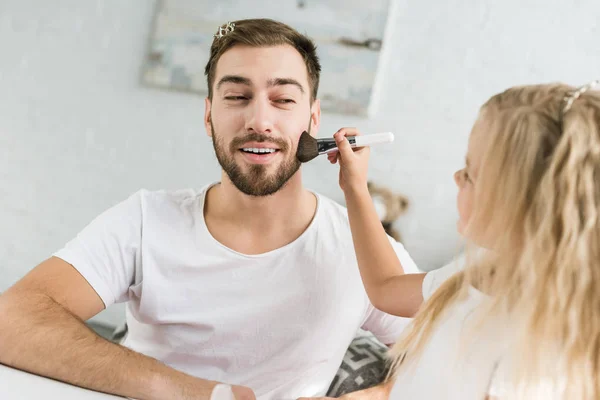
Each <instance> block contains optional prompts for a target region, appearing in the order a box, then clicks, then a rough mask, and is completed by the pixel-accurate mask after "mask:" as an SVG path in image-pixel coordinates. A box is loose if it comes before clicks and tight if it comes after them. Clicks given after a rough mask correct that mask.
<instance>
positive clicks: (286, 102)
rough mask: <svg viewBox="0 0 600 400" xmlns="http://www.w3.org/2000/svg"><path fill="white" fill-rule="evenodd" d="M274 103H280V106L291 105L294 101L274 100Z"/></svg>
mask: <svg viewBox="0 0 600 400" xmlns="http://www.w3.org/2000/svg"><path fill="white" fill-rule="evenodd" d="M275 102H276V103H281V104H292V103H295V101H294V100H292V99H278V100H275Z"/></svg>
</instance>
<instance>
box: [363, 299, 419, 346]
mask: <svg viewBox="0 0 600 400" xmlns="http://www.w3.org/2000/svg"><path fill="white" fill-rule="evenodd" d="M411 320H412V319H411V318H402V317H396V316H394V315H390V314H386V313H384V312H383V311H380V310H378V309H376V308H375V307H373V305H371V304H369V307H368V310H367V316H366V319H365V321H364V323H363V325H362V327H361V328H362V329H364V330H365V331H369V332H371V333H372V334H373V335H374V336H375V337H376V338H377V339H378V340H379V341H380V342H381V343H383V344H386V345H390V344H394V343H396V341H397V340H398V338H399V337H400V335H401V334H402V331H404V329H405V328H406V327H407V326H408V324H409V323H410V321H411Z"/></svg>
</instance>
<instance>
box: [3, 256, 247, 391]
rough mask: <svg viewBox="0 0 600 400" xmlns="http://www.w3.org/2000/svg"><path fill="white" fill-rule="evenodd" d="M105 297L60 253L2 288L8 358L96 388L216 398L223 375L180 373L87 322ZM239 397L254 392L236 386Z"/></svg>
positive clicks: (34, 370) (5, 355)
mask: <svg viewBox="0 0 600 400" xmlns="http://www.w3.org/2000/svg"><path fill="white" fill-rule="evenodd" d="M103 309H104V303H103V302H102V300H101V299H100V297H99V296H98V294H97V293H96V292H95V291H94V289H93V288H92V287H91V286H90V285H89V283H88V282H87V281H86V280H85V279H84V278H83V277H82V276H81V275H80V274H79V272H78V271H77V270H76V269H75V268H73V267H72V266H71V265H70V264H68V263H66V262H65V261H63V260H61V259H59V258H56V257H53V258H50V259H48V260H46V261H44V262H43V263H41V264H40V265H39V266H37V267H36V268H34V269H33V270H32V271H31V272H30V273H29V274H27V275H26V276H25V277H24V278H23V279H21V280H20V281H19V282H17V283H16V284H15V285H14V286H13V287H11V288H10V289H9V290H7V291H6V292H5V293H4V294H2V295H0V363H2V364H6V365H9V366H11V367H14V368H18V369H22V370H25V371H28V372H32V373H35V374H38V375H42V376H47V377H50V378H53V379H56V380H60V381H63V382H68V383H70V384H73V385H76V386H81V387H85V388H88V389H92V390H96V391H100V392H106V393H111V394H117V395H121V396H127V397H133V398H137V399H140V400H142V399H209V398H210V394H211V391H212V389H213V387H214V386H215V385H216V384H217V382H213V381H207V380H202V379H198V378H195V377H192V376H190V375H187V374H184V373H182V372H179V371H177V370H175V369H173V368H170V367H168V366H166V365H165V364H163V363H161V362H159V361H157V360H155V359H153V358H151V357H147V356H144V355H142V354H139V353H136V352H134V351H131V350H129V349H127V348H125V347H123V346H120V345H117V344H114V343H111V342H110V341H108V340H105V339H103V338H101V337H100V336H98V335H96V334H95V333H94V332H93V331H92V330H91V329H89V328H88V327H87V326H86V325H85V324H84V322H83V321H85V320H87V319H89V318H91V317H92V316H94V315H96V314H97V313H98V312H100V311H102V310H103ZM234 390H235V392H237V395H238V397H237V398H238V399H254V395H253V394H252V393H251V391H250V390H249V389H247V388H240V387H236V388H234Z"/></svg>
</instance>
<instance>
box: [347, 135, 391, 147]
mask: <svg viewBox="0 0 600 400" xmlns="http://www.w3.org/2000/svg"><path fill="white" fill-rule="evenodd" d="M393 141H394V134H393V133H392V132H382V133H374V134H372V135H365V136H354V146H353V147H364V146H370V145H372V144H377V143H391V142H393Z"/></svg>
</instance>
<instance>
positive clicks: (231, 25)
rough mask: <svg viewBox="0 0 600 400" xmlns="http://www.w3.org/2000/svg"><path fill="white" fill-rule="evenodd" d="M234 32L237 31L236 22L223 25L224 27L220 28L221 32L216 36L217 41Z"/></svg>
mask: <svg viewBox="0 0 600 400" xmlns="http://www.w3.org/2000/svg"><path fill="white" fill-rule="evenodd" d="M234 30H235V22H228V23H226V24H223V25H221V26H219V30H218V31H217V33H216V34H215V39H220V38H222V37H223V36H225V35H227V34H228V33H231V32H233V31H234Z"/></svg>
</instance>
